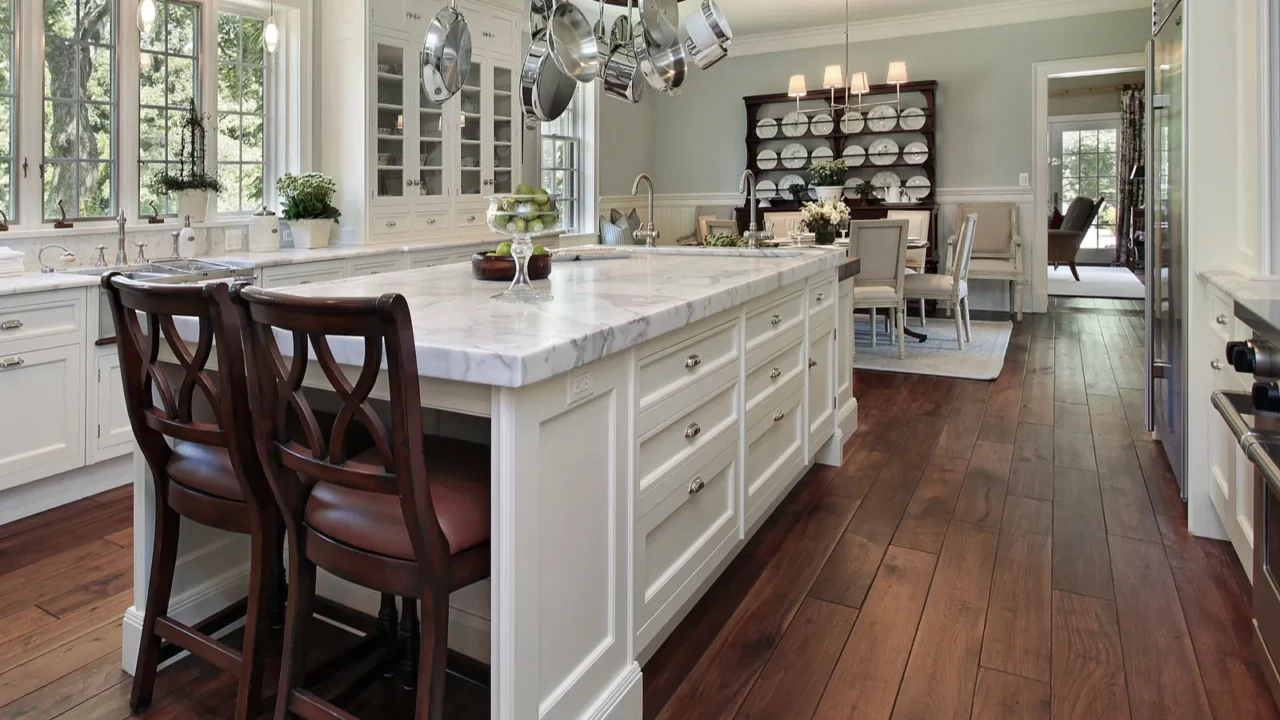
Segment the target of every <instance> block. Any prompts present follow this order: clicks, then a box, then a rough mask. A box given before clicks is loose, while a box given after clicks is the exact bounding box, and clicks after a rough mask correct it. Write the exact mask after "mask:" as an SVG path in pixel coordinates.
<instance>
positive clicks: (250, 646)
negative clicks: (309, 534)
mask: <svg viewBox="0 0 1280 720" xmlns="http://www.w3.org/2000/svg"><path fill="white" fill-rule="evenodd" d="M258 524H259V525H260V526H259V527H254V528H253V532H252V535H251V536H250V543H251V550H250V554H249V608H248V612H247V613H246V615H245V621H244V647H243V649H242V651H241V655H240V688H239V690H238V691H237V692H236V709H235V715H234V717H235V718H236V720H256V718H257V717H258V716H259V715H261V714H262V711H263V709H264V708H263V702H262V684H263V674H264V672H265V670H266V665H267V657H268V655H269V646H270V639H269V637H268V636H269V635H270V633H271V622H270V621H271V615H272V612H273V607H274V606H275V605H276V598H275V596H276V590H277V586H278V581H279V578H278V577H277V572H278V571H279V556H280V550H279V548H280V522H279V521H278V520H277V519H276V518H275V516H274V513H272V514H271V515H269V516H268V517H265V518H263V519H262V520H261V521H260V523H258Z"/></svg>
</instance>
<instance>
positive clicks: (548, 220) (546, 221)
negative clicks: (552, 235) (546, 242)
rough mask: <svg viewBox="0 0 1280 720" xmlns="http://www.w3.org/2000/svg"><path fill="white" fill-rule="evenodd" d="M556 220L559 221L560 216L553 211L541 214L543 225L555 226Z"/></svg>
mask: <svg viewBox="0 0 1280 720" xmlns="http://www.w3.org/2000/svg"><path fill="white" fill-rule="evenodd" d="M557 222H560V218H559V217H558V216H557V215H556V214H555V213H543V214H542V224H543V225H546V226H547V227H549V228H552V227H555V226H556V223H557Z"/></svg>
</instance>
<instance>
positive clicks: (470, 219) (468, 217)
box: [467, 215, 476, 222]
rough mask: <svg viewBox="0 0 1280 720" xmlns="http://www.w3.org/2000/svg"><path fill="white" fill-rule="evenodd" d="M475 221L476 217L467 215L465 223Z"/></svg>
mask: <svg viewBox="0 0 1280 720" xmlns="http://www.w3.org/2000/svg"><path fill="white" fill-rule="evenodd" d="M475 221H476V216H475V215H468V216H467V222H475Z"/></svg>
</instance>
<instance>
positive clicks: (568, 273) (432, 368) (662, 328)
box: [281, 248, 846, 387]
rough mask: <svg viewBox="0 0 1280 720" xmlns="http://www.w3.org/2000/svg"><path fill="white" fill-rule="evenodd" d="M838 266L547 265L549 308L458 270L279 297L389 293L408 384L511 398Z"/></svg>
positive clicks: (346, 346) (719, 259) (343, 347)
mask: <svg viewBox="0 0 1280 720" xmlns="http://www.w3.org/2000/svg"><path fill="white" fill-rule="evenodd" d="M784 254H785V255H787V256H784V257H779V255H784ZM845 256H846V252H845V250H844V249H842V248H837V249H816V250H805V251H801V252H795V251H793V252H790V253H780V252H772V253H768V254H767V255H766V254H763V253H761V254H756V255H753V256H750V257H741V256H738V257H734V256H726V255H721V254H716V255H710V256H709V255H706V254H705V253H703V252H702V251H700V250H688V251H685V252H671V251H669V250H664V251H663V252H661V253H647V252H644V251H643V249H639V250H637V251H635V252H634V254H633V256H632V257H631V258H629V259H626V260H601V261H589V262H558V263H556V265H555V268H554V270H553V271H552V273H551V277H550V278H549V279H548V280H546V281H541V282H539V283H536V284H537V285H538V286H539V287H542V288H545V289H548V290H550V292H552V293H553V294H554V296H555V299H554V300H551V301H548V302H545V303H538V304H532V305H522V304H507V303H498V302H493V301H492V300H491V299H490V298H491V297H492V296H493V295H494V294H495V293H498V292H501V291H502V290H504V289H505V287H506V285H505V284H504V283H493V282H484V281H479V280H475V279H474V278H472V276H471V269H470V267H469V266H467V265H465V264H459V265H444V266H439V267H434V268H426V269H421V270H408V271H402V272H395V273H387V274H383V275H376V276H368V277H360V278H349V279H345V280H334V281H331V282H326V283H318V284H314V285H306V286H294V287H289V288H284V289H283V290H282V291H283V292H288V293H293V294H297V295H301V296H307V297H367V296H377V295H381V294H383V293H387V292H396V293H400V294H401V295H403V296H404V297H405V299H406V300H407V301H408V304H409V310H410V312H411V314H412V316H413V333H414V341H415V343H416V346H417V357H418V372H419V374H421V375H423V376H426V377H434V378H440V379H445V380H457V381H462V382H471V383H480V384H485V385H497V386H502V387H522V386H525V385H530V384H532V383H536V382H538V381H541V380H545V379H547V378H550V377H554V376H556V375H558V374H560V373H563V372H567V371H569V370H571V369H573V368H575V367H579V366H582V365H586V364H587V363H591V362H594V361H596V360H599V359H601V358H603V357H606V356H608V355H611V354H613V353H616V352H619V351H622V350H625V349H627V348H630V347H633V346H635V345H637V344H639V343H642V342H644V341H646V340H649V339H651V338H655V337H658V336H661V335H663V334H665V333H668V332H671V331H673V330H676V329H678V328H681V327H684V326H685V325H688V324H690V323H693V322H696V321H698V320H702V319H703V318H707V317H711V316H712V315H715V314H716V313H719V312H723V311H725V310H729V309H730V308H733V307H737V306H739V305H742V304H743V303H746V302H748V301H750V300H752V299H754V298H757V297H760V296H762V295H766V294H768V293H770V292H772V291H774V290H777V289H780V288H782V287H785V286H787V285H790V284H792V283H796V282H799V281H802V280H804V279H806V278H808V277H810V276H812V275H816V274H818V273H821V272H824V271H826V270H831V269H833V268H836V267H837V266H838V265H840V264H841V263H843V262H844V260H845ZM332 348H333V352H334V356H335V358H336V359H337V360H338V361H339V362H344V363H350V364H355V365H358V364H360V363H361V362H362V359H363V356H364V351H363V341H362V340H358V339H351V340H350V341H349V342H343V341H342V340H341V339H338V338H335V339H333V341H332ZM281 349H282V350H285V348H284V347H283V344H282V348H281Z"/></svg>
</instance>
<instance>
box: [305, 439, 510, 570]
mask: <svg viewBox="0 0 1280 720" xmlns="http://www.w3.org/2000/svg"><path fill="white" fill-rule="evenodd" d="M422 442H423V449H424V454H425V455H426V459H427V481H428V483H429V486H430V490H431V502H432V504H433V505H434V506H435V511H436V516H437V517H438V518H439V522H440V528H441V530H443V531H444V536H445V540H446V541H447V542H448V543H449V554H450V555H458V554H461V553H463V552H465V551H467V550H470V549H472V548H474V547H476V546H479V545H483V544H484V543H487V542H489V537H490V514H489V499H490V486H489V448H487V447H485V446H484V445H479V444H476V443H470V442H465V441H462V440H453V439H450V438H441V437H432V436H427V437H424V438H423V439H422ZM352 462H358V463H365V464H370V465H379V464H380V460H379V459H378V453H377V451H376V450H370V451H367V452H365V453H362V454H361V455H359V456H356V457H354V458H352ZM303 517H304V519H305V520H306V523H307V526H308V527H310V528H311V529H312V530H315V531H316V532H318V533H320V534H322V535H325V536H326V537H328V538H330V539H332V540H336V541H338V542H340V543H342V544H344V545H349V546H351V547H354V548H359V549H361V550H365V551H368V552H372V553H377V554H379V555H386V556H389V557H394V558H399V559H401V560H414V558H415V554H414V551H413V544H412V542H411V541H410V540H409V529H408V527H406V526H405V521H404V512H403V510H402V509H401V507H400V498H399V497H398V496H396V495H383V494H380V493H373V492H364V491H361V490H353V489H351V488H347V487H343V486H341V485H337V484H334V483H328V482H318V483H316V485H315V488H314V489H312V491H311V497H310V499H309V500H308V501H307V506H306V510H305V512H304V515H303Z"/></svg>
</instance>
